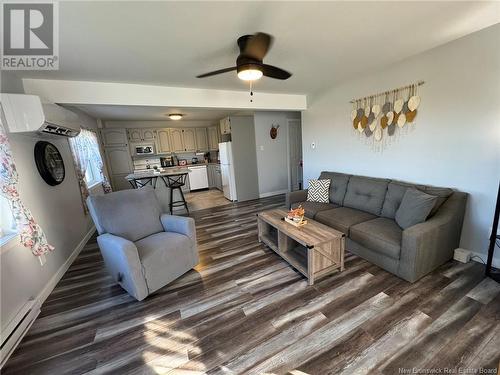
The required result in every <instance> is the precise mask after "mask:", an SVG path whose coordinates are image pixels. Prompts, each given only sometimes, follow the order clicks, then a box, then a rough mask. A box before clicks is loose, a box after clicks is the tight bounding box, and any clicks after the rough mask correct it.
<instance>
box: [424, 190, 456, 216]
mask: <svg viewBox="0 0 500 375" xmlns="http://www.w3.org/2000/svg"><path fill="white" fill-rule="evenodd" d="M424 192H426V193H427V194H429V195H434V196H436V197H437V199H436V203H434V207H432V210H431V213H430V214H429V217H430V216H433V215H434V214H435V213H436V212H437V211H438V210H439V208H440V207H441V206H442V205H443V203H444V202H446V200H447V199H448V198H449V197H450V195H451V194H453V189H450V188H442V187H435V186H426V187H425V189H424Z"/></svg>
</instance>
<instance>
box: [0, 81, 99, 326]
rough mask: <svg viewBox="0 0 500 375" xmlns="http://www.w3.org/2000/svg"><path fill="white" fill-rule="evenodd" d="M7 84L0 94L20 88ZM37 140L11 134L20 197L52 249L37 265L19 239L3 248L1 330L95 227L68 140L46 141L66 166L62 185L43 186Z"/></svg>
mask: <svg viewBox="0 0 500 375" xmlns="http://www.w3.org/2000/svg"><path fill="white" fill-rule="evenodd" d="M9 81H10V80H9ZM9 81H7V80H3V81H2V83H3V85H2V92H18V93H19V92H20V90H19V88H18V87H16V86H15V85H11V84H7V82H9ZM82 122H83V123H84V124H85V126H87V127H96V121H95V120H93V119H92V118H91V117H88V116H87V117H82ZM40 139H41V138H39V137H37V136H26V135H18V134H10V135H9V140H10V144H11V147H12V153H13V155H14V159H15V162H16V167H17V171H18V173H19V193H20V195H21V198H22V199H23V201H24V203H25V204H26V206H27V207H28V208H30V210H31V212H32V213H33V216H34V217H35V220H37V222H38V223H39V224H40V225H41V227H42V228H43V229H44V231H45V234H46V235H47V238H48V240H49V242H50V243H51V244H52V245H54V246H55V250H54V251H53V252H52V253H50V254H48V255H47V256H46V263H45V264H44V265H43V266H40V263H39V261H38V259H37V258H36V257H34V256H33V255H32V254H31V252H30V250H29V249H27V248H25V247H23V246H21V245H20V244H19V243H18V242H17V240H12V241H10V242H9V243H8V244H7V245H6V246H5V247H3V248H2V251H1V254H0V260H1V261H0V263H1V296H0V297H1V307H0V309H1V310H0V318H1V327H2V329H3V328H4V327H5V326H6V324H7V323H8V322H9V321H10V320H11V319H12V318H13V317H14V316H15V315H16V313H17V312H18V311H19V309H20V308H21V307H22V306H23V305H24V303H26V301H27V300H28V299H29V298H32V297H37V296H39V295H40V294H41V293H43V292H44V291H45V290H46V287H47V286H49V285H50V284H51V283H50V282H51V279H53V277H54V276H55V275H56V274H57V273H58V271H59V270H60V269H61V268H62V267H63V266H64V265H65V263H66V262H67V261H68V259H70V256H71V254H72V253H73V252H74V250H75V248H77V246H78V245H79V244H80V242H81V241H82V240H83V239H84V237H85V235H86V234H88V233H89V232H90V231H91V230H92V229H93V224H92V221H91V219H90V217H88V216H85V215H84V213H83V209H82V204H81V198H80V190H79V187H78V182H77V179H76V174H75V169H74V167H73V159H72V156H71V152H70V149H69V144H68V141H67V139H66V138H63V137H50V138H46V140H48V141H49V142H51V143H53V144H55V145H56V147H57V148H58V149H59V151H60V152H61V155H62V157H63V160H64V165H65V168H66V177H65V179H64V181H63V182H62V184H60V185H57V186H49V185H47V184H46V183H45V182H44V181H43V180H42V178H41V177H40V175H39V174H38V171H37V169H36V166H35V162H34V158H33V149H34V146H35V143H36V142H37V141H38V140H40ZM14 241H15V242H14Z"/></svg>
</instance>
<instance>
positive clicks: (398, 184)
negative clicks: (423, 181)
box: [380, 181, 425, 219]
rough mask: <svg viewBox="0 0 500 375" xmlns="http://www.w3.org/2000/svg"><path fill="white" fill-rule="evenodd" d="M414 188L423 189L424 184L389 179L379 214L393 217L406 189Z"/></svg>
mask: <svg viewBox="0 0 500 375" xmlns="http://www.w3.org/2000/svg"><path fill="white" fill-rule="evenodd" d="M410 187H412V188H415V189H418V190H422V191H424V188H425V186H424V185H416V184H410V183H407V182H402V181H391V182H390V183H389V185H388V186H387V194H386V195H385V200H384V205H383V206H382V212H381V214H380V216H382V217H387V218H389V219H394V218H395V217H396V211H397V210H398V208H399V205H400V204H401V201H402V200H403V196H404V195H405V193H406V189H408V188H410Z"/></svg>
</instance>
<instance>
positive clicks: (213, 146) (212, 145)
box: [207, 126, 219, 151]
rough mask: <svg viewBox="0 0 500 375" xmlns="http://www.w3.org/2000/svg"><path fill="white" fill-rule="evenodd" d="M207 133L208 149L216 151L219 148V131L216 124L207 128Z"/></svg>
mask: <svg viewBox="0 0 500 375" xmlns="http://www.w3.org/2000/svg"><path fill="white" fill-rule="evenodd" d="M207 133H208V149H209V150H210V151H217V150H218V149H219V131H218V130H217V126H211V127H210V128H207Z"/></svg>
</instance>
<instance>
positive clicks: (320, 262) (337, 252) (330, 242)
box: [257, 211, 345, 285]
mask: <svg viewBox="0 0 500 375" xmlns="http://www.w3.org/2000/svg"><path fill="white" fill-rule="evenodd" d="M266 214H267V215H266ZM269 214H270V211H266V212H263V213H260V214H259V215H257V221H258V228H259V242H262V243H264V244H266V245H267V246H268V247H269V248H270V249H271V250H273V251H274V252H275V253H276V254H278V255H279V256H280V257H281V258H283V259H284V260H285V261H286V262H287V263H289V264H290V265H291V266H292V267H293V268H295V269H296V270H297V271H299V272H300V273H301V274H303V275H304V276H305V277H307V279H308V283H309V285H313V284H314V281H315V280H316V279H318V278H320V277H323V276H326V275H328V274H330V273H332V272H334V271H336V270H340V271H343V270H344V249H345V237H344V235H343V234H342V233H341V232H337V231H334V230H333V231H334V232H333V234H331V233H329V235H325V236H318V235H317V232H316V231H315V229H317V228H318V227H319V226H321V227H320V228H321V229H324V228H328V227H326V226H324V225H322V224H320V223H317V222H314V221H312V220H311V221H310V222H309V223H308V224H307V225H306V226H304V227H301V228H296V227H294V226H293V225H291V224H288V223H286V222H285V221H281V222H277V221H276V220H275V219H276V213H274V215H272V216H269ZM278 214H281V212H279V213H278ZM328 229H329V228H328ZM311 233H313V234H314V235H316V236H314V235H312V236H311ZM311 239H312V241H311ZM308 240H309V242H308Z"/></svg>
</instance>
